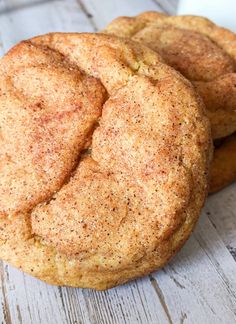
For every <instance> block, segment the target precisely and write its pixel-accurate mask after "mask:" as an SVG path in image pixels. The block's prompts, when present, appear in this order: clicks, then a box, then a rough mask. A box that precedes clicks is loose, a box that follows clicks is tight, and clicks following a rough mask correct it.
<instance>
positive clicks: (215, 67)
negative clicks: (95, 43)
mask: <svg viewBox="0 0 236 324" xmlns="http://www.w3.org/2000/svg"><path fill="white" fill-rule="evenodd" d="M104 32H106V33H109V34H115V35H117V36H122V37H128V38H132V39H133V40H135V41H138V42H141V43H142V44H144V45H147V46H148V47H150V48H151V49H153V50H155V51H156V52H158V53H159V54H161V56H162V57H163V58H164V59H165V61H166V63H168V64H169V65H171V66H172V67H174V68H175V69H176V70H178V71H180V72H181V73H182V74H183V75H184V76H185V77H186V78H188V79H189V80H190V81H192V83H193V84H194V86H195V87H196V89H197V90H198V91H199V93H200V94H201V95H202V97H203V99H204V102H205V104H206V107H207V113H208V116H209V118H210V121H211V125H212V136H213V138H214V139H216V138H222V137H225V136H228V135H230V134H232V133H234V132H235V131H236V111H235V107H236V73H235V72H236V70H235V69H236V35H235V34H234V33H233V32H231V31H229V30H227V29H224V28H221V27H219V26H217V25H215V24H213V23H212V22H211V21H210V20H208V19H206V18H203V17H197V16H167V15H165V14H161V13H158V12H144V13H142V14H140V15H139V16H137V17H118V18H117V19H115V20H114V21H113V22H112V23H111V24H110V25H108V26H107V28H106V29H105V31H104Z"/></svg>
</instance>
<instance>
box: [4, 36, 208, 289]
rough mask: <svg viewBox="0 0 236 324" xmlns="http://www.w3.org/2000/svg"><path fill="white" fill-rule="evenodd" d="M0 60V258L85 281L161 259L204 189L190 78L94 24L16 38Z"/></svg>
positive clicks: (98, 283) (136, 271)
mask: <svg viewBox="0 0 236 324" xmlns="http://www.w3.org/2000/svg"><path fill="white" fill-rule="evenodd" d="M0 70H1V73H0V102H1V105H0V107H1V114H0V127H1V128H0V141H1V145H0V166H1V167H0V216H1V217H0V257H1V258H2V259H3V260H5V261H7V262H9V263H11V264H12V265H14V266H16V267H18V268H20V269H22V270H23V271H25V272H27V273H30V274H31V275H33V276H35V277H37V278H39V279H41V280H44V281H46V282H47V283H50V284H56V285H68V286H76V287H90V288H95V289H107V288H110V287H112V286H115V285H118V284H122V283H124V282H126V281H128V280H130V279H133V278H136V277H138V276H141V275H144V274H147V273H150V272H151V271H154V270H156V269H158V268H159V267H161V266H163V265H164V264H165V263H166V262H167V261H168V260H169V258H170V257H172V256H173V255H174V254H175V253H176V252H177V251H178V249H179V248H180V247H181V246H182V245H183V243H184V242H185V241H186V239H187V238H188V237H189V235H190V233H191V231H192V229H193V227H194V224H195V223H196V221H197V219H198V217H199V213H200V210H201V207H202V205H203V203H204V199H205V197H206V193H207V180H208V179H207V178H208V166H209V161H210V157H211V139H210V130H209V129H210V127H209V123H208V119H207V117H206V116H205V111H204V107H203V105H202V102H201V99H200V98H199V97H198V96H197V95H196V93H195V91H194V90H193V88H192V86H191V84H190V83H189V82H188V81H186V80H185V79H184V78H183V77H182V76H181V75H180V74H179V73H177V72H175V71H174V70H173V69H172V68H170V67H169V66H167V65H166V64H164V63H163V62H162V59H161V58H160V57H159V56H158V55H157V54H156V53H155V52H153V51H151V50H149V49H148V48H146V47H144V46H142V45H141V44H136V43H134V42H132V41H129V40H122V39H119V38H117V37H115V36H108V35H101V34H76V33H75V34H63V33H61V34H60V33H55V34H48V35H44V36H40V37H37V38H34V39H31V40H29V41H25V42H22V43H20V44H18V45H16V46H15V47H14V48H13V49H11V50H10V51H9V52H8V53H7V54H6V55H5V57H3V58H2V60H1V62H0ZM193 112H194V113H193ZM157 121H158V122H157ZM88 147H89V149H88Z"/></svg>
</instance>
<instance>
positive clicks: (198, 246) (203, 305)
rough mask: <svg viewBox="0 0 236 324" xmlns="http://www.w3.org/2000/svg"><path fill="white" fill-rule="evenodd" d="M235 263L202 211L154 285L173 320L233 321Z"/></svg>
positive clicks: (235, 300) (235, 313)
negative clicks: (188, 235) (192, 233)
mask: <svg viewBox="0 0 236 324" xmlns="http://www.w3.org/2000/svg"><path fill="white" fill-rule="evenodd" d="M235 278H236V263H235V261H234V260H233V258H232V256H231V255H230V253H229V252H228V250H227V249H226V247H225V245H224V243H223V241H222V240H221V239H220V237H219V235H218V234H217V232H216V231H215V228H214V227H213V226H212V225H211V223H210V221H209V220H208V218H207V217H206V213H203V215H202V217H201V220H200V222H199V224H198V226H197V228H196V230H195V232H194V235H193V236H192V237H191V238H190V240H189V241H188V242H187V244H186V245H185V246H184V248H183V249H182V250H181V251H180V252H179V253H178V254H177V256H176V257H175V258H174V259H173V260H172V261H171V262H170V263H169V264H168V265H167V266H166V267H165V268H164V269H163V270H161V271H160V272H158V273H155V274H154V275H153V279H152V281H153V285H154V288H155V289H156V291H157V294H158V295H159V296H160V297H161V298H162V299H163V301H164V303H165V304H166V308H167V309H168V312H169V314H170V316H171V318H172V321H173V323H182V322H183V321H184V323H196V324H198V323H199V324H202V323H234V322H235V321H236V294H235V292H236V283H235Z"/></svg>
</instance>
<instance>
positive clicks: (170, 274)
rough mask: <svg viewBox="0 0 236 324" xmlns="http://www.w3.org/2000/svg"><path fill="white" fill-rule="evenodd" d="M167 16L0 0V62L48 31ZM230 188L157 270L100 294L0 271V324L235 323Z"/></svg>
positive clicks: (91, 0)
mask: <svg viewBox="0 0 236 324" xmlns="http://www.w3.org/2000/svg"><path fill="white" fill-rule="evenodd" d="M155 9H156V10H160V11H165V12H168V13H170V14H172V13H174V12H175V10H176V1H175V0H165V1H160V0H129V1H127V0H112V1H111V0H77V1H76V0H69V1H67V0H55V1H41V3H39V1H36V0H35V1H34V0H31V1H30V0H29V1H26V0H25V1H17V0H5V1H3V0H0V54H3V53H4V52H6V51H7V50H8V49H9V48H10V47H11V46H13V45H14V44H15V43H17V42H19V41H20V40H22V39H26V38H29V37H32V36H35V35H38V34H42V33H47V32H51V31H96V30H99V29H100V28H103V27H104V26H105V25H106V24H107V23H108V22H109V21H110V20H112V19H113V18H115V17H116V16H118V15H135V14H137V13H139V12H142V11H144V10H155ZM235 189H236V185H232V186H230V187H228V188H226V189H225V190H224V191H222V192H220V193H218V194H215V195H212V196H211V197H209V198H208V200H207V203H206V206H205V208H204V211H203V213H202V216H201V219H200V222H199V223H198V226H197V228H196V230H195V232H194V235H193V236H192V237H191V238H190V240H189V241H188V242H187V244H186V245H185V246H184V248H183V249H182V250H181V251H180V253H179V254H178V255H177V256H176V257H175V258H174V259H173V260H172V261H171V262H170V263H169V264H168V265H167V266H166V267H165V268H164V269H162V270H160V271H158V272H156V273H154V274H152V275H150V276H148V277H145V278H142V279H139V280H136V281H133V282H131V283H129V284H127V285H124V286H121V287H117V288H114V289H111V290H109V291H105V292H95V291H92V290H85V289H75V288H66V287H52V286H49V285H46V284H44V283H42V282H40V281H38V280H37V279H34V278H31V277H30V276H28V275H25V274H23V273H22V272H20V271H18V270H16V269H14V268H12V267H11V266H9V265H7V264H5V263H0V276H1V277H0V278H1V281H0V288H1V289H0V301H1V303H0V323H4V324H5V323H7V324H8V323H9V324H11V323H13V324H18V323H19V324H22V323H23V324H25V323H26V324H31V323H32V324H51V323H53V324H54V323H55V324H57V323H60V324H64V323H65V324H67V323H69V324H70V323H82V324H84V323H85V324H91V323H92V324H103V323H109V324H111V323H112V324H113V323H115V324H116V323H117V324H121V323H129V324H130V323H131V324H133V323H134V324H136V323H147V324H157V323H160V324H163V323H164V324H165V323H167V324H175V323H180V324H182V323H191V324H195V323H196V324H198V323H199V324H205V323H207V324H208V323H209V324H211V323H212V324H213V323H214V324H215V323H216V324H217V323H221V324H222V323H223V324H224V323H227V324H231V323H235V322H236V282H235V278H236V262H235V259H234V257H235V258H236V190H235Z"/></svg>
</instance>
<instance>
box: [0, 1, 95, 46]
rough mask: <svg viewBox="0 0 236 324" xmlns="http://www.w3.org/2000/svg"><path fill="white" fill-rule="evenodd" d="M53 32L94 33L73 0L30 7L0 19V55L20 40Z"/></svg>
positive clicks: (92, 27) (85, 16) (84, 15)
mask: <svg viewBox="0 0 236 324" xmlns="http://www.w3.org/2000/svg"><path fill="white" fill-rule="evenodd" d="M22 22H24V23H22ZM16 31H17V32H16ZM53 31H54V32H55V31H64V32H71V31H74V32H76V31H80V32H84V31H89V32H91V31H94V26H92V25H91V23H90V21H89V19H88V17H87V15H86V14H85V13H84V12H82V11H81V10H79V7H78V4H77V3H76V1H73V0H70V1H60V0H57V1H50V2H47V3H43V4H41V5H35V6H30V7H27V8H25V9H24V10H17V11H12V12H9V13H8V14H7V15H2V16H1V19H0V40H1V42H2V44H3V49H2V51H4V52H6V51H7V50H8V49H9V48H11V47H12V46H13V45H14V44H16V43H18V42H19V41H21V40H23V39H27V38H30V37H33V36H36V35H40V34H44V33H49V32H53Z"/></svg>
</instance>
